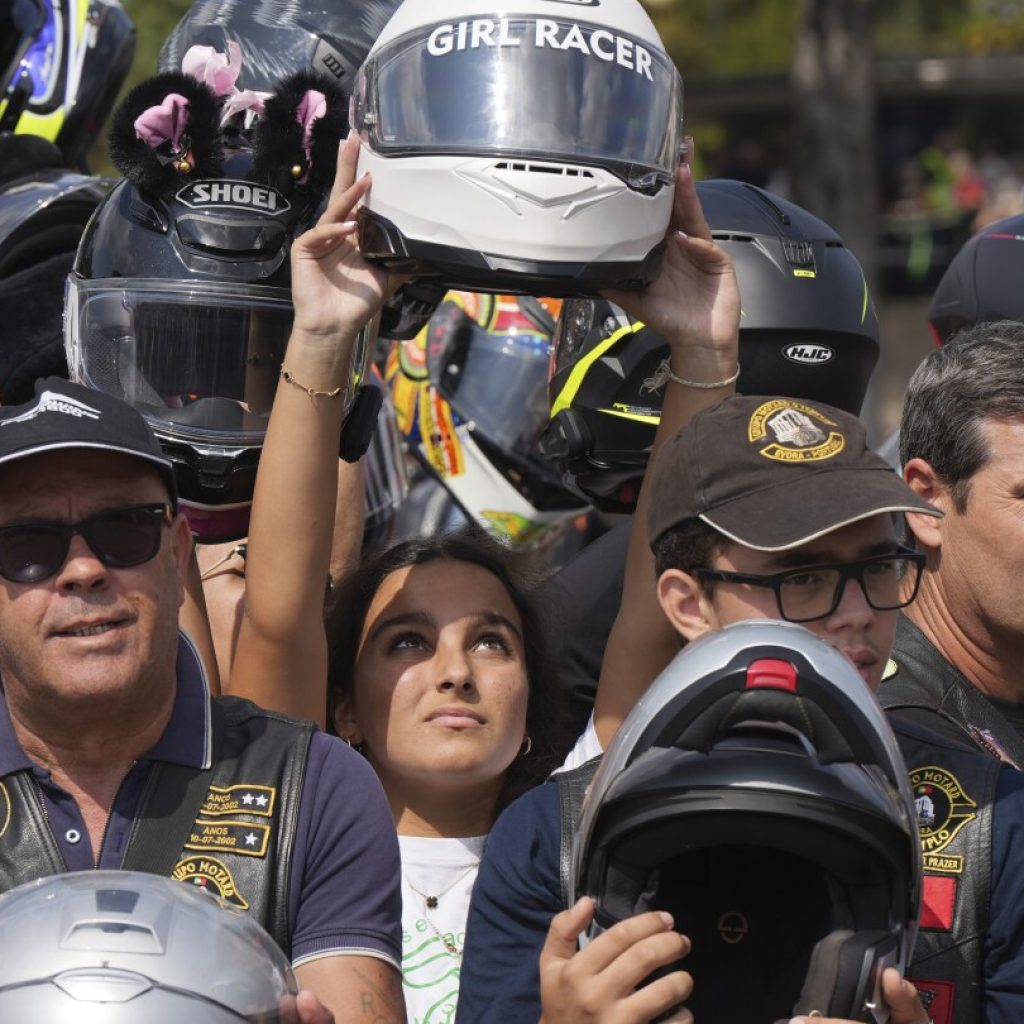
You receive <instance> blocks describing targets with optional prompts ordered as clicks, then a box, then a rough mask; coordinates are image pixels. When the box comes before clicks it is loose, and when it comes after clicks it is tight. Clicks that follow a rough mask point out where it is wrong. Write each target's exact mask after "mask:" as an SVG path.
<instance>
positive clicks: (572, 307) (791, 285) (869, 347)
mask: <svg viewBox="0 0 1024 1024" xmlns="http://www.w3.org/2000/svg"><path fill="white" fill-rule="evenodd" d="M697 192H698V195H699V196H700V200H701V204H702V206H703V207H704V213H705V216H706V217H707V221H708V224H709V225H710V226H711V232H712V235H713V236H714V238H715V240H716V241H717V242H718V243H719V245H721V246H722V248H723V249H725V251H726V252H727V253H728V254H729V255H730V256H731V257H732V260H733V263H734V264H735V266H736V276H737V278H738V281H739V286H740V298H741V302H742V314H741V319H740V367H741V373H740V377H739V380H738V382H737V385H736V387H737V390H738V391H739V392H740V393H741V394H764V395H774V394H779V395H787V396H790V397H793V398H812V399H815V400H817V401H822V402H828V403H829V404H831V405H835V406H838V407H839V408H841V409H846V410H848V411H850V412H854V413H858V412H860V408H861V405H862V403H863V401H864V395H865V392H866V391H867V387H868V382H869V380H870V378H871V373H872V370H873V369H874V366H875V363H876V362H877V360H878V351H879V333H878V319H877V316H876V314H875V308H874V303H873V302H872V301H871V297H870V295H869V294H868V288H867V283H866V281H865V279H864V274H863V272H862V271H861V268H860V264H859V263H858V262H857V259H856V257H855V256H854V255H853V253H851V252H850V250H849V249H847V248H846V247H845V246H844V245H843V242H842V239H841V238H840V237H839V236H838V235H837V234H836V233H835V232H834V231H833V230H832V229H831V228H830V227H829V226H828V225H827V224H825V223H824V222H823V221H821V220H819V219H818V218H817V217H815V216H813V215H812V214H810V213H808V212H807V211H806V210H804V209H802V208H801V207H799V206H796V205H795V204H794V203H791V202H789V201H787V200H785V199H782V198H781V197H779V196H775V195H772V194H771V193H769V192H766V191H765V190H764V189H760V188H756V187H755V186H753V185H747V184H743V183H741V182H738V181H728V180H711V181H702V182H699V183H698V184H697ZM555 346H556V351H555V358H554V360H553V363H552V376H551V381H550V385H549V390H548V396H549V398H550V401H551V416H552V420H551V423H550V425H549V427H548V429H547V431H546V433H545V437H544V439H543V442H542V446H543V447H544V450H545V452H546V454H548V455H549V457H551V458H553V459H556V460H557V461H559V462H560V463H561V465H562V467H563V470H564V471H565V473H566V475H567V478H568V479H569V480H570V481H571V483H572V484H573V485H574V486H575V487H576V488H577V489H578V490H580V491H581V492H582V493H584V494H585V495H586V496H587V497H588V498H590V500H591V501H592V502H593V503H594V504H595V505H596V506H597V507H598V508H603V509H606V510H608V511H629V510H631V508H632V506H633V505H634V504H635V502H636V494H637V491H638V489H639V485H640V480H641V478H642V476H643V471H644V467H645V466H646V464H647V457H648V455H649V454H650V449H651V445H652V443H653V441H654V432H655V430H656V428H657V424H658V420H659V418H660V415H661V385H659V384H658V383H657V369H658V366H659V364H660V363H661V361H662V360H663V359H664V358H666V357H667V355H668V346H667V344H666V342H665V341H664V339H663V338H661V337H660V336H659V335H657V334H656V333H655V332H654V331H652V330H650V329H649V328H647V327H645V326H644V325H643V324H641V323H638V322H636V321H634V320H632V319H631V318H630V317H628V316H627V315H626V314H625V313H623V312H622V311H621V310H619V309H618V308H617V307H615V306H613V305H612V304H611V303H609V302H604V301H595V300H590V299H573V300H570V301H568V302H566V304H565V306H564V307H563V309H562V315H561V318H560V321H559V327H558V332H557V333H556V336H555Z"/></svg>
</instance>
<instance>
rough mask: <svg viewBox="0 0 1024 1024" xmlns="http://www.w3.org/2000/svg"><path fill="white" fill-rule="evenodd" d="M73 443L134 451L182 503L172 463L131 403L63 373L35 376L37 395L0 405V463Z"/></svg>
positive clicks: (173, 499) (127, 452) (120, 451)
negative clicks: (17, 403)
mask: <svg viewBox="0 0 1024 1024" xmlns="http://www.w3.org/2000/svg"><path fill="white" fill-rule="evenodd" d="M72 448H92V449H95V450H97V451H106V452H115V453H117V454H119V455H131V456H133V457H134V458H137V459H142V460H144V461H145V462H148V463H149V464H150V465H151V466H153V467H154V468H155V469H156V470H157V471H158V472H159V473H160V476H161V477H162V478H163V481H164V483H165V484H166V485H167V492H168V494H169V495H170V498H171V504H172V506H173V507H174V508H175V510H176V509H177V507H178V490H177V487H176V486H175V482H174V467H173V465H172V464H171V461H170V459H168V458H167V456H165V455H164V453H163V452H162V451H161V450H160V443H159V442H158V441H157V439H156V437H155V436H154V435H153V432H152V431H151V430H150V429H149V425H148V424H147V423H146V421H145V419H143V417H142V415H141V414H140V413H139V412H137V411H136V410H135V409H133V408H132V406H130V405H128V403H127V402H122V401H121V399H119V398H114V397H113V396H112V395H106V394H104V393H103V392H102V391H93V390H92V389H91V388H86V387H82V385H81V384H73V383H72V382H71V381H68V380H64V379H63V378H61V377H47V378H45V379H43V380H37V381H36V386H35V398H33V399H32V400H31V401H29V402H26V403H25V404H24V405H8V406H4V407H3V408H2V409H0V465H3V464H4V463H7V462H14V461H15V460H17V459H24V458H27V457H28V456H30V455H41V454H42V453H43V452H54V451H62V450H65V449H72Z"/></svg>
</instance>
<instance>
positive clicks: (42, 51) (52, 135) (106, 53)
mask: <svg viewBox="0 0 1024 1024" xmlns="http://www.w3.org/2000/svg"><path fill="white" fill-rule="evenodd" d="M134 52H135V26H134V25H133V24H132V21H131V19H130V18H129V17H128V15H127V14H126V13H125V12H124V9H123V8H122V7H121V4H120V3H119V0H0V131H14V132H17V133H19V134H23V135H36V136H39V137H41V138H44V139H49V141H50V142H53V143H55V144H56V146H57V148H58V149H59V150H60V151H61V153H62V154H63V157H64V161H65V163H66V165H67V166H68V167H79V166H80V165H81V163H82V159H83V157H84V155H85V151H86V150H87V149H88V148H89V146H90V145H91V144H92V142H93V141H94V140H95V138H96V135H97V133H98V132H99V130H100V128H101V127H102V125H103V122H104V120H105V119H106V116H107V114H109V113H110V110H111V108H112V107H113V104H114V99H115V98H116V96H117V93H118V91H119V90H120V88H121V86H122V85H123V84H124V80H125V78H126V77H127V75H128V71H129V69H130V67H131V63H132V56H133V55H134Z"/></svg>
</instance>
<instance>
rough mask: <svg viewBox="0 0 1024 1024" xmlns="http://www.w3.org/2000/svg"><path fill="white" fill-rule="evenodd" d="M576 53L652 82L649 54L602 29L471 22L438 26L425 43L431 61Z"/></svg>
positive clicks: (542, 22)
mask: <svg viewBox="0 0 1024 1024" xmlns="http://www.w3.org/2000/svg"><path fill="white" fill-rule="evenodd" d="M523 46H532V47H534V48H536V49H538V50H543V49H549V50H565V51H567V50H577V51H579V52H580V53H582V54H583V55H584V56H586V57H593V58H595V59H596V60H601V61H604V62H605V63H607V64H617V65H618V66H619V67H620V68H626V69H628V70H629V71H634V72H635V73H636V74H638V75H640V76H642V77H644V78H646V79H647V80H648V81H649V82H653V81H654V76H653V75H652V74H651V68H652V66H653V60H652V58H651V53H650V51H649V50H647V49H646V48H645V47H643V46H641V45H640V43H638V42H637V41H636V40H634V39H630V38H629V37H628V36H623V35H619V34H618V33H616V32H610V31H609V30H608V29H604V28H593V27H592V26H589V25H579V24H577V23H576V22H570V23H567V22H560V21H554V20H552V19H550V18H537V19H536V20H535V21H533V20H526V19H521V18H472V19H468V20H466V21H454V22H449V23H446V24H444V25H438V26H436V27H435V28H434V30H433V31H432V32H431V33H430V36H429V38H428V39H427V53H429V54H430V56H431V57H445V56H447V55H448V54H450V53H458V52H460V51H462V50H479V49H481V48H483V47H488V48H509V47H513V48H518V47H523Z"/></svg>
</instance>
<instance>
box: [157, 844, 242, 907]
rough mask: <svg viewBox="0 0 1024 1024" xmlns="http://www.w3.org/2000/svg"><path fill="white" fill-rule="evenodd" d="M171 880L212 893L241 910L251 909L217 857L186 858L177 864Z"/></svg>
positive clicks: (229, 873)
mask: <svg viewBox="0 0 1024 1024" xmlns="http://www.w3.org/2000/svg"><path fill="white" fill-rule="evenodd" d="M171 878H173V879H174V880H175V881H176V882H184V883H185V884H186V885H194V886H196V887H197V888H199V889H203V890H205V891H206V892H212V893H213V895H214V896H219V897H220V898H221V899H222V900H224V901H225V902H226V903H230V904H231V905H232V906H235V907H238V909H239V910H248V909H249V903H248V901H247V900H246V899H245V897H244V896H242V894H241V893H240V892H239V891H238V887H237V886H236V885H235V880H234V878H233V877H232V875H231V872H230V871H229V870H228V868H227V867H226V866H225V865H224V864H222V863H221V862H220V861H219V860H217V858H216V857H186V858H185V859H184V860H181V861H178V863H177V864H175V866H174V870H173V871H172V872H171Z"/></svg>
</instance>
